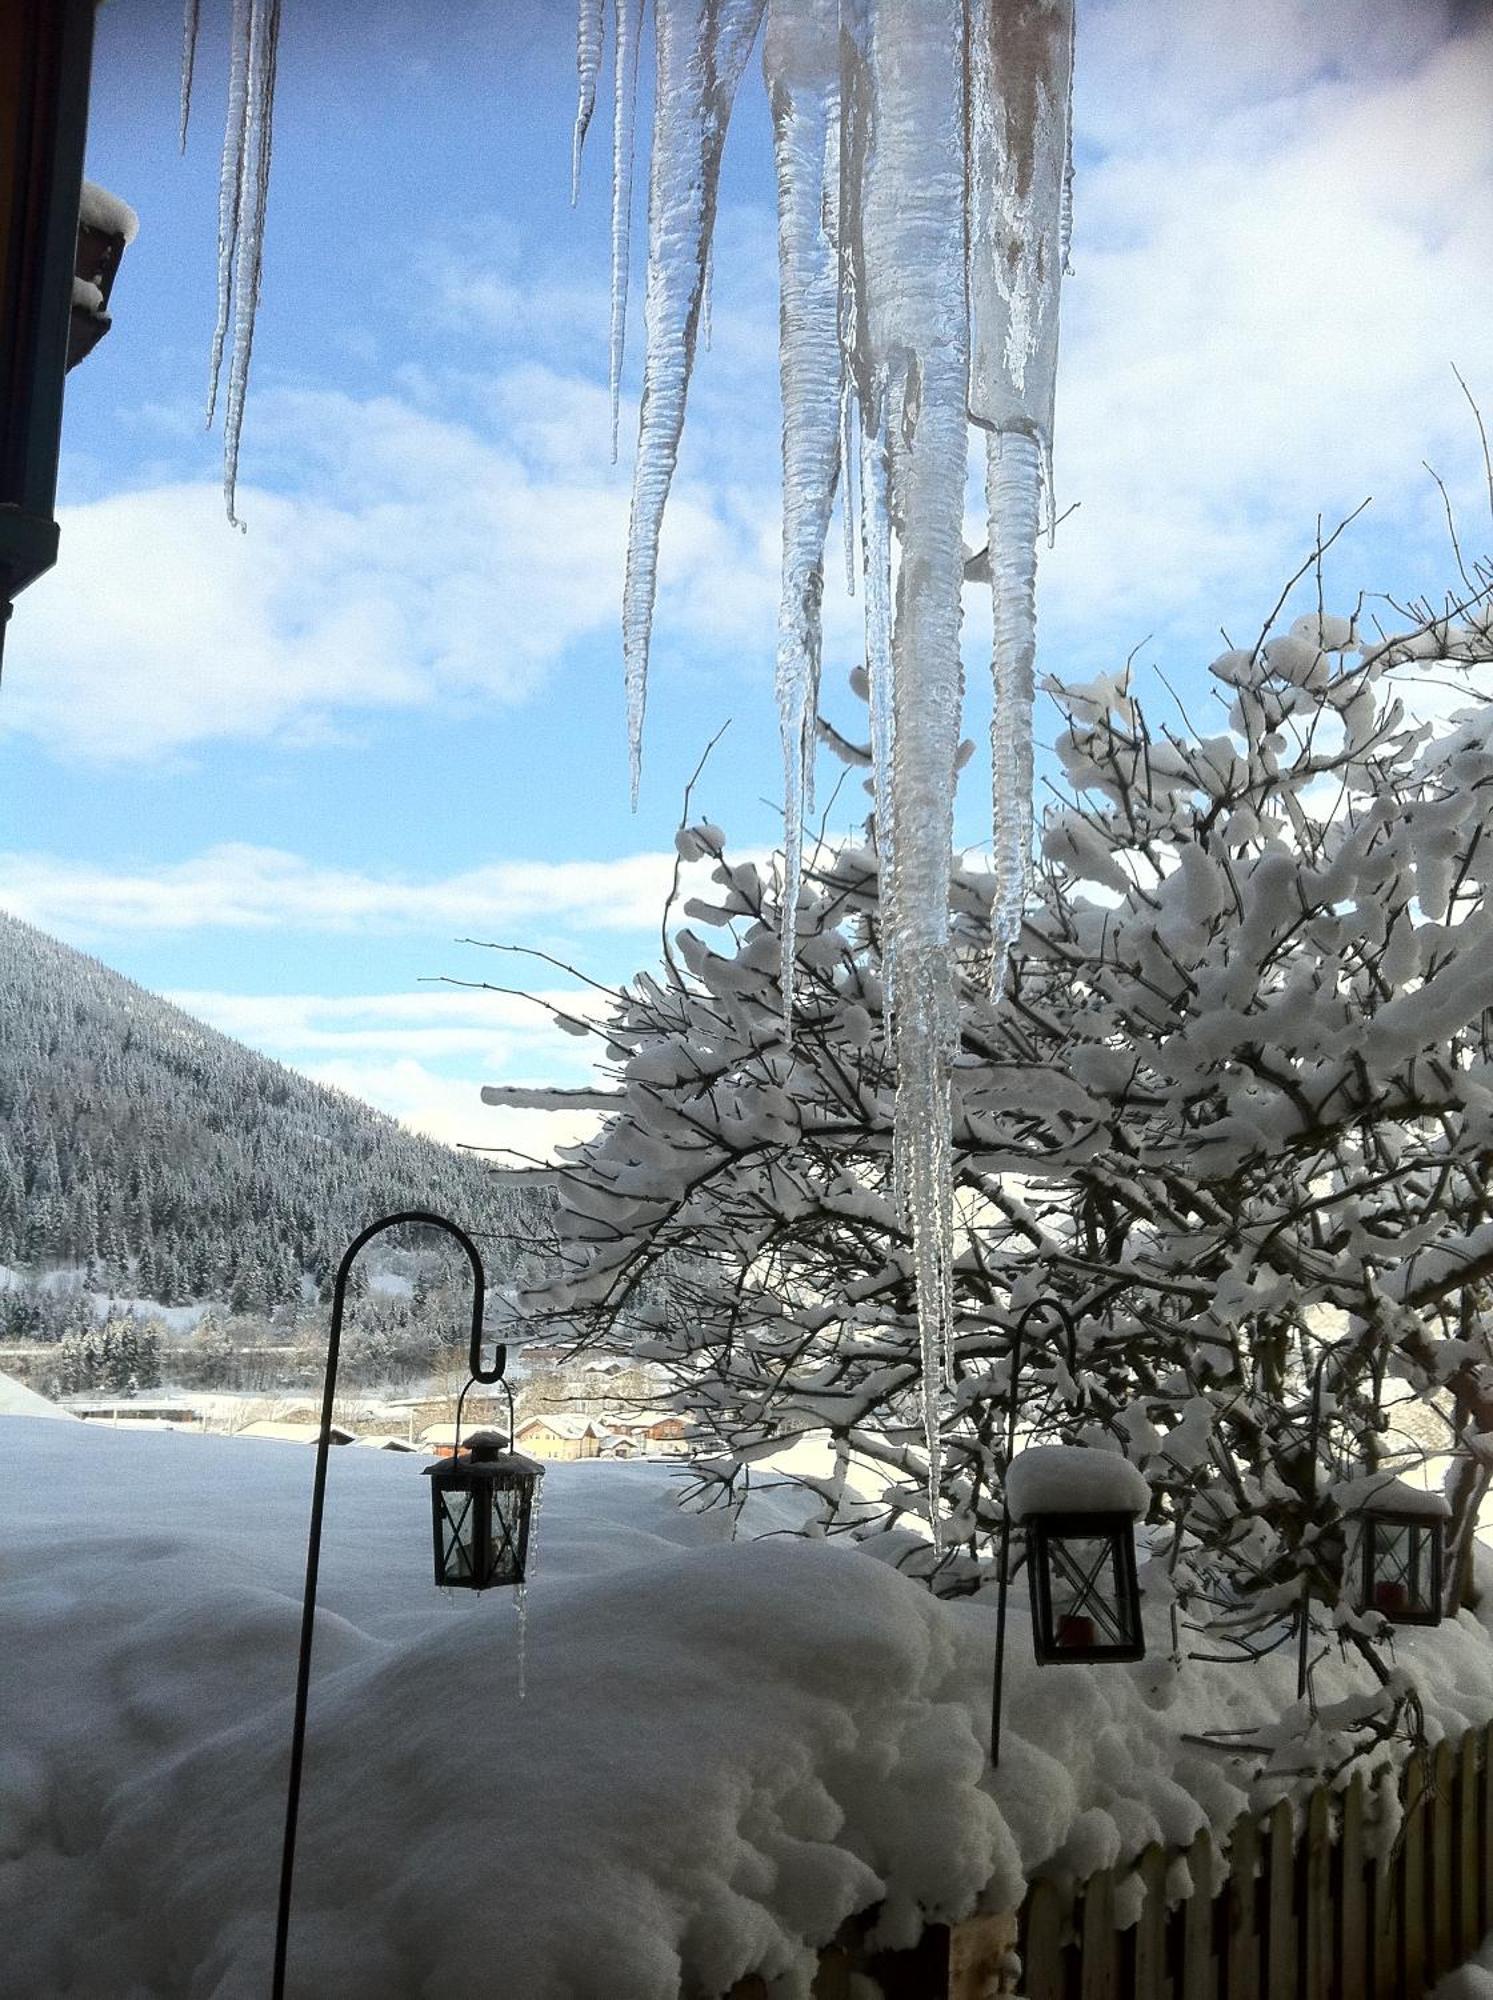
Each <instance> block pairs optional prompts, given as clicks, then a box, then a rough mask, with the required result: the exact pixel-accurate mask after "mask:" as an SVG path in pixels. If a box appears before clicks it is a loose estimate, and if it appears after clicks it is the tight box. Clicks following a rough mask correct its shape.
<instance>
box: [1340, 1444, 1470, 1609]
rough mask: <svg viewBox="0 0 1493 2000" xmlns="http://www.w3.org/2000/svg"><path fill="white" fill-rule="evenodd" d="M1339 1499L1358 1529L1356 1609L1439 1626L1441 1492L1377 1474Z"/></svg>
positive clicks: (1445, 1507) (1443, 1510)
mask: <svg viewBox="0 0 1493 2000" xmlns="http://www.w3.org/2000/svg"><path fill="white" fill-rule="evenodd" d="M1339 1498H1340V1502H1341V1504H1342V1506H1343V1508H1344V1511H1345V1513H1346V1514H1347V1516H1348V1518H1349V1519H1350V1521H1352V1522H1353V1523H1354V1525H1355V1526H1356V1528H1357V1530H1358V1586H1359V1587H1358V1604H1357V1609H1358V1610H1359V1611H1360V1612H1370V1611H1377V1612H1378V1613H1379V1615H1380V1616H1381V1617H1382V1618H1387V1619H1388V1620H1389V1622H1390V1623H1391V1624H1392V1625H1439V1624H1440V1623H1441V1572H1442V1559H1443V1553H1444V1541H1445V1523H1446V1520H1447V1516H1448V1515H1449V1513H1450V1511H1451V1510H1450V1508H1449V1507H1448V1505H1447V1502H1446V1497H1445V1495H1444V1494H1441V1493H1427V1492H1425V1491H1424V1490H1423V1489H1422V1488H1420V1487H1418V1486H1410V1485H1407V1484H1406V1482H1405V1481H1404V1480H1403V1479H1387V1478H1385V1477H1384V1475H1383V1474H1378V1475H1368V1476H1366V1477H1365V1478H1364V1479H1363V1480H1362V1481H1358V1482H1355V1487H1354V1490H1352V1491H1351V1492H1349V1493H1345V1494H1340V1496H1339Z"/></svg>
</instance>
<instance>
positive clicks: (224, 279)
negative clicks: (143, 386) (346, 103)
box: [207, 0, 251, 424]
mask: <svg viewBox="0 0 1493 2000" xmlns="http://www.w3.org/2000/svg"><path fill="white" fill-rule="evenodd" d="M250 26H251V16H250V0H233V15H232V18H231V21H230V24H229V30H228V111H227V115H226V116H225V118H224V121H223V157H222V160H221V162H220V164H219V167H218V312H217V320H216V322H215V324H214V326H213V344H212V359H211V361H210V363H209V365H208V378H207V421H208V423H209V424H211V423H212V420H213V413H214V411H215V410H216V409H217V407H218V383H219V380H220V378H221V375H222V369H223V347H224V343H225V342H226V340H227V338H228V326H229V321H230V319H231V317H232V312H233V272H234V265H235V263H236V261H237V257H238V232H239V223H240V219H241V217H242V213H243V201H244V158H245V154H246V153H247V150H248V145H249V36H250Z"/></svg>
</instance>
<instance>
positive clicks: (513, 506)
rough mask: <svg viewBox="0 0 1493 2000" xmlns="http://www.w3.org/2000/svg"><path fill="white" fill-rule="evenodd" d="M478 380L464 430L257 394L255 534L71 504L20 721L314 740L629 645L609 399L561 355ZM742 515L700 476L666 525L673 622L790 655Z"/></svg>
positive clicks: (165, 493) (34, 641) (49, 736)
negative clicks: (551, 363) (559, 360)
mask: <svg viewBox="0 0 1493 2000" xmlns="http://www.w3.org/2000/svg"><path fill="white" fill-rule="evenodd" d="M456 386H457V387H458V388H460V389H462V390H463V392H464V393H463V395H462V396H461V398H460V400H461V402H462V405H463V409H464V415H463V417H462V419H461V420H460V421H452V420H448V419H446V418H443V417H442V416H440V415H438V414H434V413H432V411H430V410H428V409H425V408H421V407H419V406H417V403H416V401H414V400H410V399H400V398H396V397H393V396H382V397H377V398H373V399H370V400H366V401H358V400H356V399H354V398H352V397H349V396H346V395H344V394H341V393H337V392H332V391H314V392H313V391H301V392H295V393H290V392H280V393H271V394H266V395H264V396H262V397H260V398H258V399H257V400H256V403H255V408H254V441H255V466H256V468H257V469H258V470H259V472H260V474H261V476H264V475H266V474H267V475H268V476H269V477H270V478H271V479H272V480H273V482H274V485H275V487H276V488H277V489H278V490H275V491H270V490H268V489H267V488H264V487H258V488H251V489H247V490H243V489H241V494H240V508H241V511H242V513H243V515H244V518H245V519H246V520H247V522H248V524H249V528H248V532H247V533H246V534H244V535H237V534H234V533H233V532H232V531H231V530H230V529H229V528H228V527H227V526H226V525H225V522H224V519H223V506H222V497H221V494H220V493H219V492H218V490H217V489H216V487H213V486H209V485H207V484H167V485H154V486H150V487H147V488H144V489H142V490H138V491H128V492H120V493H113V494H109V495H107V496H104V497H101V498H96V499H92V500H89V501H87V502H86V503H84V504H82V505H76V506H71V507H65V508H63V509H62V510H61V515H60V518H61V522H62V553H61V556H60V558H59V561H58V564H57V567H56V569H55V570H54V571H53V572H51V573H50V574H49V575H48V576H46V577H43V578H42V579H41V580H40V581H39V582H38V583H37V584H36V585H35V586H34V587H33V588H32V589H31V590H30V591H28V593H27V598H26V618H25V625H24V632H21V631H19V630H18V632H17V635H16V638H15V639H14V640H13V642H12V644H11V647H10V649H9V656H8V659H7V674H6V700H5V703H4V705H3V707H0V728H5V729H8V730H11V731H17V732H21V733H24V734H27V735H30V736H33V737H35V738H37V739H39V740H40V741H42V742H43V743H45V744H46V745H47V746H49V747H50V748H52V749H54V750H58V751H61V752H64V753H68V754H73V755H81V756H85V757H88V758H92V759H97V760H101V761H107V760H111V759H129V758H141V757H150V756H156V755H159V754H160V753H162V752H170V751H176V750H180V749H183V748H186V747H188V746H191V745H193V744H196V743H199V742H203V741H205V740H208V739H212V738H241V739H243V738H246V739H265V738H279V739H281V740H289V741H295V740H297V739H304V738H306V737H308V736H311V737H315V736H317V735H322V734H325V732H326V731H327V730H328V729H329V728H331V729H336V728H339V727H340V728H345V727H346V726H347V725H348V723H349V722H354V721H356V720H358V719H359V718H361V717H364V716H367V715H369V714H372V713H376V712H379V711H383V712H387V711H389V710H399V709H419V708H426V707H431V706H434V705H440V706H443V707H446V708H448V709H449V708H450V707H451V706H453V705H460V704H469V703H471V702H473V701H476V702H478V703H482V704H492V703H496V704H505V703H512V702H516V701H522V700H524V699H525V698H526V697H528V696H529V695H531V694H532V693H533V692H534V691H535V690H536V689H537V688H538V687H539V686H540V685H541V684H542V682H543V680H544V678H545V676H546V675H547V674H548V673H549V671H550V670H551V669H552V668H553V667H554V666H555V665H556V663H557V662H558V661H559V660H560V659H561V658H562V657H564V655H565V654H566V652H567V650H568V649H570V648H571V647H573V646H575V645H577V644H579V643H581V642H584V641H588V640H595V639H597V638H605V639H607V640H608V641H611V642H612V643H614V644H615V643H616V633H617V620H618V601H619V597H620V578H621V575H622V562H623V550H624V546H625V539H626V522H627V505H628V487H627V482H626V480H625V479H623V478H619V477H616V476H613V475H612V474H611V473H610V470H609V468H608V464H607V450H606V445H605V429H606V416H605V399H604V397H603V396H602V395H601V394H600V392H598V391H597V389H596V387H595V385H594V384H591V383H587V382H584V381H581V380H577V379H575V378H570V377H566V376H562V375H560V374H558V373H556V372H555V371H554V370H552V369H549V368H546V367H542V366H540V365H538V364H537V363H536V364H533V365H526V366H524V367H521V368H518V369H516V370H514V371H512V372H511V373H510V374H507V375H499V376H496V377H489V378H488V379H487V381H486V383H485V384H484V385H483V388H482V391H481V393H480V394H473V393H471V385H470V384H466V383H464V384H459V385H456ZM445 390H446V393H447V394H453V393H454V392H453V389H452V385H450V384H447V385H445ZM474 405H475V406H476V407H475V408H474ZM771 504H772V502H771V500H770V497H769V496H766V495H760V496H757V498H756V501H755V509H756V514H757V515H759V516H764V517H765V516H766V514H767V512H768V510H769V507H770V505H771ZM740 511H741V503H740V501H739V499H738V498H736V497H735V496H725V495H722V494H719V493H717V492H716V491H715V490H714V489H713V488H712V487H711V486H710V485H708V484H707V483H705V482H703V481H701V480H700V479H694V480H688V481H685V482H683V483H682V484H681V487H680V491H679V493H678V496H677V501H676V505H675V507H674V509H673V512H672V514H671V517H670V521H669V524H668V528H667V531H666V535H665V541H664V547H663V559H662V566H661V599H662V603H663V605H664V616H665V617H666V618H667V620H668V622H669V627H670V630H671V631H672V632H673V633H675V634H678V635H681V636H686V637H688V638H689V639H690V640H691V641H692V642H693V643H695V644H696V645H698V646H702V647H704V648H706V649H710V648H715V647H721V646H725V645H727V644H728V643H729V644H735V643H739V641H740V640H741V638H742V636H743V633H744V631H758V632H759V633H760V634H765V635H766V636H765V638H764V640H763V643H764V645H768V646H770V641H771V629H772V628H771V620H770V612H771V606H772V601H773V599H772V577H771V563H770V562H768V563H766V564H763V563H761V562H758V563H757V565H756V567H757V569H758V570H759V571H760V574H758V575H756V576H755V577H753V576H750V575H744V574H743V561H742V548H741V543H742V536H741V534H740V531H739V519H740ZM758 547H760V534H759V535H758V536H756V537H755V538H753V539H752V540H750V541H749V544H748V555H749V556H750V555H751V554H752V552H753V550H755V549H757V548H758ZM746 568H747V570H748V571H750V570H751V568H752V565H751V563H750V562H749V563H748V564H747V565H746ZM723 572H724V573H728V574H729V575H730V578H731V583H730V588H729V589H728V590H725V591H719V590H717V589H715V588H713V587H712V579H715V578H718V577H719V576H720V575H721V574H722V573H723ZM744 590H746V591H747V594H748V598H749V603H750V613H751V615H750V617H749V618H747V619H744V617H743V611H742V598H743V591H744ZM762 612H766V613H767V614H768V615H767V618H766V622H765V623H764V622H763V618H762V616H761V615H760V614H761V613H762ZM618 650H619V652H620V646H619V647H618Z"/></svg>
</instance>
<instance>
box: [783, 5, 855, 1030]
mask: <svg viewBox="0 0 1493 2000" xmlns="http://www.w3.org/2000/svg"><path fill="white" fill-rule="evenodd" d="M839 39H840V9H839V0H770V4H769V8H768V17H767V34H766V39H765V42H764V46H763V71H764V74H765V76H766V79H767V90H768V100H769V104H770V107H771V111H772V126H773V152H774V159H775V162H776V168H777V183H778V274H779V288H780V306H779V341H778V357H779V369H780V375H781V381H782V397H783V576H782V594H781V599H780V604H779V610H778V646H777V675H776V685H777V701H778V727H779V732H780V735H781V739H782V750H783V893H782V902H781V910H780V926H781V934H782V935H781V947H782V967H781V990H782V1001H783V1021H784V1027H785V1031H786V1032H788V1033H789V1034H790V1035H791V1033H792V1022H793V983H794V956H795V951H796V948H797V929H798V924H797V918H798V893H799V885H800V881H801V878H802V873H803V825H804V815H805V812H806V810H812V795H813V794H812V785H813V762H814V743H815V726H816V722H817V718H818V712H819V673H820V661H821V656H822V631H821V607H822V603H823V598H824V549H825V543H826V541H827V539H828V535H829V524H830V516H831V513H832V511H833V508H834V498H835V486H836V480H837V475H838V472H839V457H840V407H841V383H842V380H843V374H844V370H843V364H842V360H841V355H840V325H839V320H840V297H839V294H840V286H839V257H838V248H837V245H836V244H835V242H834V241H833V239H832V236H831V234H830V229H829V224H830V218H831V216H832V214H833V211H834V208H835V206H836V205H837V203H838V197H839V153H838V145H837V139H838V131H839V88H838V78H837V74H836V71H837V57H838V52H839Z"/></svg>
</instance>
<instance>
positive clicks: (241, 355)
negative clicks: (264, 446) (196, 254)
mask: <svg viewBox="0 0 1493 2000" xmlns="http://www.w3.org/2000/svg"><path fill="white" fill-rule="evenodd" d="M279 42H280V0H254V4H253V7H252V10H251V14H250V23H249V62H248V70H249V79H248V82H249V88H248V98H249V129H248V138H247V143H246V145H245V147H244V155H243V173H242V181H243V192H242V195H241V197H240V213H239V227H238V254H237V257H236V258H235V260H234V268H233V354H232V358H231V360H230V362H229V368H228V398H227V403H226V406H225V408H224V412H223V493H224V497H225V499H226V500H227V502H228V518H229V520H230V521H231V522H233V524H234V526H235V527H241V526H242V525H243V523H242V522H241V521H240V520H239V519H238V515H237V513H236V512H235V503H236V499H237V493H238V455H239V439H240V437H241V435H242V433H243V425H244V398H245V395H246V394H247V391H248V387H249V363H250V360H251V358H252V356H253V352H254V319H255V315H256V313H257V312H258V310H259V287H260V280H261V277H262V275H263V271H264V221H265V205H266V201H267V199H268V196H269V184H270V154H271V145H272V140H273V131H274V111H275V68H276V61H277V57H278V53H279Z"/></svg>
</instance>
